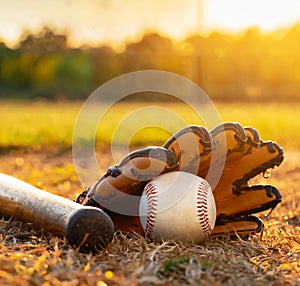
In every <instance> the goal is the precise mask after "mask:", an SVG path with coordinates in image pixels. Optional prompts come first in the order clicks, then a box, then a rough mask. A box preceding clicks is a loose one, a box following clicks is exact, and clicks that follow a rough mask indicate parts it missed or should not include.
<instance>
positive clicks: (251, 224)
mask: <svg viewBox="0 0 300 286" xmlns="http://www.w3.org/2000/svg"><path fill="white" fill-rule="evenodd" d="M262 229H263V222H262V221H261V220H260V219H259V218H257V217H255V216H246V217H243V218H241V219H240V220H227V221H222V222H218V221H217V222H216V225H215V227H214V229H213V231H212V233H211V237H223V236H230V237H233V236H236V235H237V234H238V235H239V236H248V235H253V234H255V233H259V232H261V231H262Z"/></svg>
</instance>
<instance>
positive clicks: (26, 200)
mask: <svg viewBox="0 0 300 286" xmlns="http://www.w3.org/2000/svg"><path fill="white" fill-rule="evenodd" d="M0 213H1V214H3V215H9V216H13V217H16V218H18V219H21V220H22V221H30V222H33V223H34V224H36V225H37V226H39V227H42V228H45V229H48V230H49V231H52V232H53V233H55V234H57V235H61V236H65V238H66V241H67V242H68V243H69V244H70V245H72V246H75V247H76V248H78V249H79V250H80V251H82V252H96V251H98V250H99V249H103V248H104V247H106V246H107V245H108V244H109V243H110V242H111V241H112V239H113V235H114V225H113V222H112V220H111V218H110V217H109V216H108V215H107V214H106V213H105V212H104V211H102V210H101V209H99V208H95V207H88V206H83V205H81V204H78V203H75V202H73V201H71V200H69V199H67V198H64V197H61V196H58V195H55V194H52V193H49V192H45V191H43V190H40V189H38V188H36V187H34V186H32V185H30V184H28V183H25V182H24V181H21V180H19V179H16V178H14V177H11V176H8V175H5V174H1V173H0Z"/></svg>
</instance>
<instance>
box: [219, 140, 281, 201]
mask: <svg viewBox="0 0 300 286" xmlns="http://www.w3.org/2000/svg"><path fill="white" fill-rule="evenodd" d="M247 145H248V144H247ZM229 156H230V157H231V158H228V159H226V162H225V165H224V169H223V173H222V176H221V178H220V180H219V182H218V184H217V185H216V187H215V188H214V191H213V192H214V196H215V200H216V201H219V200H224V199H231V198H233V197H234V196H235V195H238V194H239V193H240V191H239V188H240V187H241V186H244V185H247V183H248V181H249V180H250V179H251V178H253V177H255V176H256V175H258V174H259V173H264V172H265V171H266V170H267V169H269V168H274V167H275V166H278V165H280V164H281V162H282V160H283V151H282V149H281V148H280V147H279V146H278V145H277V144H276V143H274V142H271V141H267V142H262V143H261V144H260V146H259V148H252V149H251V152H250V151H249V152H246V153H242V152H240V153H235V155H234V156H233V154H230V155H228V157H229Z"/></svg>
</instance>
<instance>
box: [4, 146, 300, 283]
mask: <svg viewBox="0 0 300 286" xmlns="http://www.w3.org/2000/svg"><path fill="white" fill-rule="evenodd" d="M0 161H1V165H0V172H3V173H7V174H10V175H12V176H16V177H17V178H20V179H23V180H25V181H27V182H29V183H31V184H33V185H35V186H38V187H40V188H43V189H46V190H47V191H50V192H54V193H56V194H60V195H63V196H66V197H68V198H70V199H75V197H76V196H77V194H78V193H79V192H81V191H82V188H81V186H80V183H79V182H78V179H77V177H76V175H75V170H74V168H73V165H72V157H71V153H70V152H65V153H64V154H60V153H55V152H52V153H51V154H46V152H42V151H40V152H33V151H30V152H25V151H21V150H20V151H11V152H10V153H8V154H2V155H1V157H0ZM299 164H300V154H299V153H296V152H288V153H287V156H286V159H285V161H284V163H283V164H282V166H281V167H280V168H278V169H276V170H274V171H273V173H272V176H271V178H270V179H268V183H272V184H275V185H277V186H278V188H279V189H280V190H281V193H282V196H283V203H282V204H281V205H280V206H279V207H278V208H277V209H275V210H274V211H273V213H272V214H271V215H270V216H269V217H268V218H264V221H265V230H264V232H263V235H262V237H261V236H260V235H256V236H254V237H251V238H248V239H241V238H237V239H235V240H229V239H228V238H224V239H211V240H207V241H206V242H205V243H203V244H201V245H184V244H181V243H175V242H173V241H166V242H164V243H153V242H149V241H145V239H144V238H143V237H142V236H140V235H137V234H134V233H131V234H122V233H116V234H115V237H114V240H113V243H112V244H111V245H110V246H109V247H108V248H107V250H106V251H103V252H102V253H99V254H98V255H95V256H92V255H85V254H80V253H78V252H77V251H76V250H73V249H71V248H69V246H68V245H66V244H65V242H64V240H63V239H62V238H57V237H55V236H54V235H52V234H50V233H48V232H44V231H42V230H39V229H38V228H36V227H34V226H33V225H32V224H30V223H22V222H19V221H15V220H8V221H7V220H3V219H2V220H0V284H1V285H22V286H27V285H43V286H46V285H65V286H66V285H68V286H69V285H97V286H104V285H200V284H201V285H299V284H300V280H299V276H300V211H299V209H300V206H299V200H300V192H299V190H298V186H299V182H300V177H299V170H300V169H299ZM261 180H265V179H263V178H259V179H257V180H256V181H261Z"/></svg>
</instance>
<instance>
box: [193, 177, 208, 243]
mask: <svg viewBox="0 0 300 286" xmlns="http://www.w3.org/2000/svg"><path fill="white" fill-rule="evenodd" d="M209 190H210V187H209V186H208V185H207V184H206V183H205V182H201V183H200V184H199V186H198V192H197V202H196V205H197V213H198V219H199V222H200V225H201V227H202V230H203V233H204V236H205V237H206V238H207V237H209V235H210V233H211V231H212V227H211V224H210V221H209V216H208V196H209Z"/></svg>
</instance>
